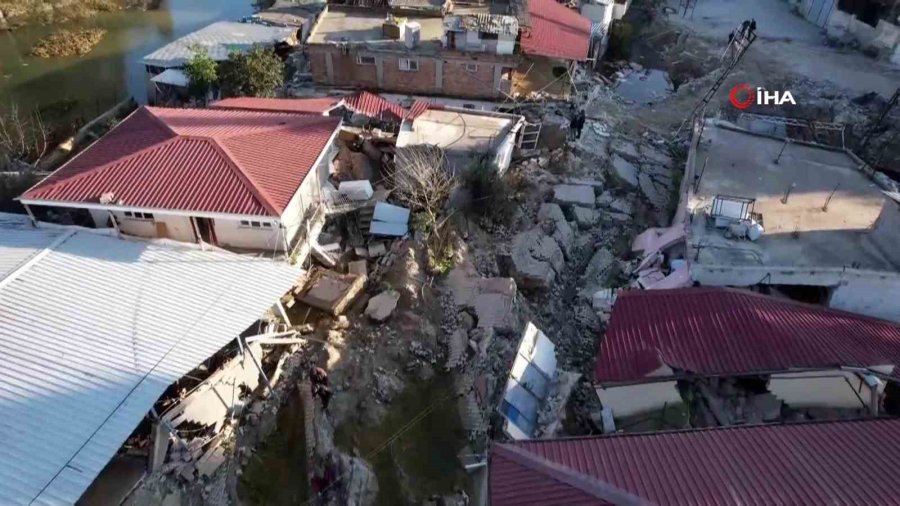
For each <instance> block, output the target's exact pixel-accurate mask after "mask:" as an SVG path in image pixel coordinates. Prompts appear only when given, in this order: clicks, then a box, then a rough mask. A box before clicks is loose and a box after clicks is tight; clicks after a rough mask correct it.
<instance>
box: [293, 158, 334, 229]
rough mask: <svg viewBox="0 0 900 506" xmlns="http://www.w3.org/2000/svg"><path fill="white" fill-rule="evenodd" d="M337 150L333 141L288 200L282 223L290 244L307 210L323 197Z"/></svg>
mask: <svg viewBox="0 0 900 506" xmlns="http://www.w3.org/2000/svg"><path fill="white" fill-rule="evenodd" d="M337 152H338V148H337V145H335V144H334V143H332V144H331V145H330V146H328V149H327V150H326V152H325V156H323V157H322V159H321V160H319V164H318V165H317V166H316V167H315V168H314V169H313V170H311V171H310V173H309V175H308V176H307V177H306V179H304V180H303V183H301V184H300V189H299V190H298V191H297V193H295V194H294V197H293V198H291V201H290V202H288V205H287V207H285V209H284V213H282V215H281V224H282V227H283V228H284V231H285V237H286V239H287V241H288V244H291V243H292V242H293V240H294V237H295V236H296V235H297V233H298V232H299V231H300V227H301V226H302V223H301V218H303V215H304V213H305V212H306V210H307V209H308V208H309V206H310V205H312V204H313V203H314V202H316V201H318V200H320V199H321V197H322V186H323V185H324V184H325V182H326V181H328V175H329V172H330V170H331V159H332V158H334V156H335V155H336V154H337Z"/></svg>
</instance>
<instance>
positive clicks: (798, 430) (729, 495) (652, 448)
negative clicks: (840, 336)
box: [488, 420, 900, 506]
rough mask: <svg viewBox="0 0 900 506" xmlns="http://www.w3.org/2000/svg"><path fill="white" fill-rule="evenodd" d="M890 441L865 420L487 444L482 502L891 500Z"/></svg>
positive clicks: (899, 448) (898, 445) (894, 432)
mask: <svg viewBox="0 0 900 506" xmlns="http://www.w3.org/2000/svg"><path fill="white" fill-rule="evenodd" d="M898 436H900V420H866V421H851V422H822V423H800V424H787V425H768V426H753V427H732V428H718V429H704V430H688V431H670V432H661V433H655V434H623V435H612V436H599V437H577V438H566V439H550V440H542V441H519V442H515V443H509V444H494V445H493V446H492V447H491V454H490V464H489V473H490V478H489V485H488V486H489V496H490V504H492V505H493V506H523V505H542V504H660V505H678V504H752V505H767V504H831V503H841V504H854V505H864V504H891V503H894V502H896V498H897V494H898V493H900V485H898V482H897V481H896V480H891V479H887V477H886V476H884V474H883V473H882V472H881V471H880V470H887V469H894V468H896V466H897V465H900V457H898V456H900V453H898V452H900V437H898Z"/></svg>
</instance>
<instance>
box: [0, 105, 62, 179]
mask: <svg viewBox="0 0 900 506" xmlns="http://www.w3.org/2000/svg"><path fill="white" fill-rule="evenodd" d="M49 134H50V130H49V129H48V128H47V127H46V125H45V124H44V121H43V119H42V118H41V115H40V114H39V113H38V112H33V113H31V114H28V115H23V114H21V113H20V112H19V108H18V107H17V106H15V105H14V106H12V108H11V109H10V110H9V112H7V113H6V114H0V166H5V167H9V166H12V165H14V164H17V165H27V166H30V167H35V166H36V165H37V164H38V162H40V161H41V158H43V157H44V155H45V154H47V149H48V148H49Z"/></svg>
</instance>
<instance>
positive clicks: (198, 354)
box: [0, 215, 301, 505]
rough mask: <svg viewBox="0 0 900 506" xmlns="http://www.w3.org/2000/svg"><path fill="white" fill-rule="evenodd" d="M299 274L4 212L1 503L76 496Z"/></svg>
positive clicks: (0, 219)
mask: <svg viewBox="0 0 900 506" xmlns="http://www.w3.org/2000/svg"><path fill="white" fill-rule="evenodd" d="M300 274H301V270H300V269H298V268H296V267H292V266H290V265H288V264H286V263H281V262H273V261H272V260H268V259H261V258H251V257H246V256H241V255H236V254H233V253H228V252H224V251H221V250H214V251H209V250H207V251H202V250H201V249H200V248H199V247H198V246H196V245H186V244H182V243H174V242H171V241H165V240H162V241H143V240H124V239H118V238H115V237H112V236H109V235H105V234H101V233H98V232H94V231H89V230H86V229H80V228H74V227H52V228H51V227H50V226H43V225H41V226H39V227H37V228H35V227H33V226H32V225H31V222H30V221H29V220H28V219H27V218H25V217H24V216H23V217H17V216H10V215H0V314H2V315H3V317H2V318H0V343H2V346H0V361H2V362H3V364H4V370H3V374H2V375H0V392H2V394H0V406H2V408H0V410H2V412H3V417H2V421H0V426H2V433H3V434H4V441H3V445H2V446H0V503H2V504H42V505H49V504H53V505H57V504H74V503H75V502H76V501H77V500H78V498H79V497H80V496H81V494H82V493H83V492H84V491H85V489H87V487H88V486H89V485H90V484H91V482H92V481H93V480H94V479H95V478H96V476H97V475H98V474H99V473H100V471H101V470H102V469H103V468H104V466H106V464H107V462H109V460H110V459H111V458H112V457H113V456H114V455H115V454H116V451H117V450H118V449H119V447H120V446H121V445H122V443H123V442H124V441H125V440H126V439H127V438H128V436H129V435H130V434H131V433H132V432H133V431H134V429H135V427H137V425H138V424H139V423H140V422H141V420H143V419H144V417H145V416H146V415H147V412H148V411H149V410H150V409H151V408H152V407H153V405H154V403H155V402H156V400H157V399H158V398H159V397H160V395H162V394H163V392H164V391H165V390H166V388H168V387H169V385H170V384H171V383H173V382H174V381H176V380H178V379H179V378H181V377H182V376H184V375H185V374H187V373H189V372H190V371H191V370H192V369H194V368H195V367H197V366H198V365H199V364H200V363H201V362H203V361H204V360H205V359H206V358H208V357H209V356H211V355H213V354H214V353H216V352H217V351H218V350H219V349H221V348H222V347H223V346H225V345H226V344H228V343H229V342H231V341H232V340H234V338H235V337H237V336H238V335H239V334H240V333H241V332H243V331H244V330H246V329H247V328H248V327H249V326H250V325H252V324H253V323H254V322H255V321H257V320H258V319H259V318H260V317H262V316H263V315H264V313H265V311H266V310H267V309H268V308H270V307H272V305H273V304H274V303H275V302H277V301H278V298H279V297H280V296H281V295H283V294H284V293H285V292H286V291H287V290H288V289H289V288H290V287H291V286H292V285H293V284H294V282H295V281H296V280H297V279H298V278H299V276H300ZM12 435H14V437H6V436H12Z"/></svg>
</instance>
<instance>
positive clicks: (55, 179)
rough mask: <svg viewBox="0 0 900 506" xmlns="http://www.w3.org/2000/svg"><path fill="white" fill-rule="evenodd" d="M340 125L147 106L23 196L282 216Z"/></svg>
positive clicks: (265, 113)
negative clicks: (111, 198)
mask: <svg viewBox="0 0 900 506" xmlns="http://www.w3.org/2000/svg"><path fill="white" fill-rule="evenodd" d="M339 123H340V119H339V118H328V117H317V116H310V115H301V114H286V113H277V112H269V111H244V110H226V109H164V108H156V107H142V108H140V109H138V110H137V111H135V112H134V114H132V115H131V116H129V117H128V118H126V119H125V120H123V121H122V122H121V123H120V124H119V125H118V126H117V127H116V128H114V129H113V130H112V131H111V132H110V133H109V134H107V135H106V136H104V137H103V138H102V139H100V140H99V141H98V142H96V143H94V144H92V145H91V146H89V147H88V148H87V149H86V150H85V151H83V152H82V153H80V154H79V155H77V156H76V157H75V158H73V159H72V160H70V161H69V162H67V163H66V164H64V165H63V166H62V167H60V168H59V169H58V170H57V171H56V172H54V173H53V174H51V175H50V177H48V178H46V179H44V180H43V181H41V182H40V183H39V184H37V185H36V186H35V187H33V188H32V189H30V190H28V191H27V192H25V194H23V195H22V198H24V199H33V200H46V201H56V202H84V203H97V202H99V199H100V196H101V195H103V194H105V193H112V194H114V195H115V199H116V202H121V204H122V205H127V206H132V207H144V208H151V209H169V210H180V211H204V212H220V213H230V214H241V215H253V216H258V215H268V216H279V215H280V214H281V213H282V212H283V211H284V209H285V207H286V206H287V204H288V202H289V201H290V199H291V197H293V195H294V193H295V192H296V191H297V188H299V187H300V183H302V182H303V180H304V179H305V178H306V175H307V174H308V173H309V171H310V169H311V168H312V166H313V164H314V163H315V161H316V159H317V158H318V156H319V155H320V154H321V153H322V151H323V150H324V149H325V148H326V147H327V145H328V140H329V139H330V137H331V135H332V134H333V133H334V131H335V129H336V128H337V126H338V125H339Z"/></svg>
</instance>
